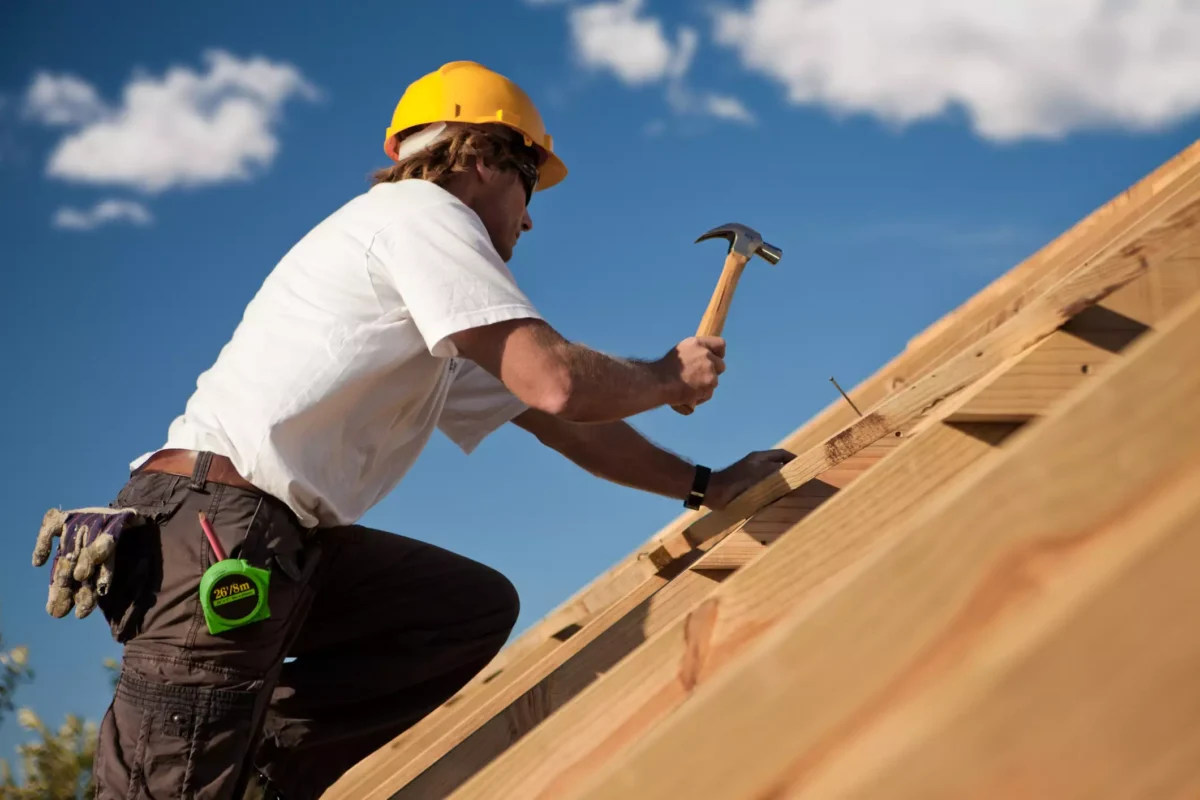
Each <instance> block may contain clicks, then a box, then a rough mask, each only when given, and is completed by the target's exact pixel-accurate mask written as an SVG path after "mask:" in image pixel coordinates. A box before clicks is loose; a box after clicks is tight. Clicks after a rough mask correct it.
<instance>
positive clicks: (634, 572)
mask: <svg viewBox="0 0 1200 800" xmlns="http://www.w3.org/2000/svg"><path fill="white" fill-rule="evenodd" d="M1198 179H1200V140H1197V141H1196V142H1193V143H1192V144H1190V145H1189V146H1187V147H1186V148H1184V149H1182V150H1181V151H1180V152H1179V153H1177V154H1176V155H1175V156H1173V157H1172V158H1170V159H1168V160H1167V161H1165V162H1164V163H1163V164H1161V165H1160V166H1159V167H1157V168H1156V169H1155V170H1153V171H1152V172H1151V173H1149V174H1148V175H1146V176H1145V177H1143V178H1142V179H1141V180H1139V181H1137V182H1136V183H1134V184H1133V185H1131V186H1130V187H1128V188H1127V189H1126V190H1124V191H1123V192H1121V193H1119V194H1118V195H1116V196H1115V197H1113V198H1111V199H1110V200H1109V201H1107V202H1106V203H1104V204H1103V205H1101V206H1099V207H1098V208H1096V209H1094V210H1093V211H1092V212H1091V213H1089V214H1088V215H1087V216H1086V217H1084V218H1083V219H1082V220H1080V221H1079V222H1077V223H1076V224H1075V225H1073V226H1071V228H1069V229H1068V230H1066V231H1064V232H1063V233H1062V234H1060V235H1059V236H1058V237H1056V238H1055V239H1053V240H1052V241H1051V242H1050V243H1048V244H1047V245H1045V246H1043V247H1042V248H1040V249H1039V250H1038V251H1036V252H1035V253H1033V254H1032V255H1031V256H1030V257H1029V258H1027V259H1026V260H1025V261H1024V262H1022V263H1021V264H1019V265H1017V266H1016V267H1014V268H1013V269H1011V270H1009V271H1008V272H1007V273H1005V274H1004V275H1002V276H1000V277H999V278H997V279H996V280H995V281H993V282H992V283H991V284H990V285H988V286H987V287H985V288H984V289H983V290H981V291H980V292H978V293H977V294H975V295H974V296H973V297H972V298H970V299H969V300H967V301H966V302H965V303H963V304H962V305H961V306H960V307H959V308H958V309H956V310H955V311H953V312H951V313H950V314H947V315H945V316H944V317H943V318H942V319H941V320H939V321H937V322H935V323H934V324H932V325H930V326H929V328H927V329H926V331H925V332H924V333H923V334H922V335H920V336H918V337H915V338H914V339H913V340H912V341H911V342H910V343H909V346H908V347H907V348H906V349H905V350H903V351H902V352H900V353H899V354H897V355H896V356H895V357H894V358H893V359H892V360H891V361H889V362H888V363H887V364H885V365H884V366H883V367H881V368H880V369H879V370H878V371H876V372H875V373H874V374H872V375H871V376H869V377H867V378H866V379H864V380H863V381H862V382H860V383H859V384H858V385H856V386H855V387H854V388H852V389H851V390H850V391H849V392H847V393H848V394H849V395H850V396H851V397H852V398H853V399H854V400H855V403H856V404H857V405H858V407H859V408H869V407H872V406H874V405H876V404H878V403H879V402H881V401H882V400H883V399H884V398H886V397H887V396H888V395H890V394H892V393H893V392H896V391H899V390H900V389H902V388H904V387H905V386H907V385H908V384H909V383H911V382H912V380H914V379H915V377H917V376H919V375H921V374H922V373H924V372H927V371H928V370H930V369H932V368H934V367H935V366H937V365H938V364H940V363H941V362H943V361H945V360H946V359H947V358H948V357H949V356H950V355H952V354H953V353H954V352H956V351H957V350H958V349H960V348H962V347H963V346H965V344H966V343H967V342H973V341H975V340H977V339H979V338H981V337H982V336H983V335H984V334H985V333H987V332H988V331H990V330H992V329H994V328H996V327H997V326H999V325H1000V324H1002V323H1003V322H1004V321H1005V320H1007V319H1008V318H1010V317H1011V316H1012V315H1013V314H1015V313H1016V312H1017V311H1018V310H1019V309H1020V308H1023V307H1024V305H1026V304H1027V303H1028V302H1029V300H1030V299H1031V298H1032V297H1035V296H1037V294H1038V293H1040V292H1042V291H1044V290H1045V285H1044V284H1043V283H1042V281H1043V280H1044V281H1054V280H1057V279H1058V278H1061V277H1062V276H1063V275H1065V274H1066V273H1067V272H1068V271H1070V270H1071V269H1073V268H1075V267H1076V266H1078V265H1080V264H1083V263H1085V262H1086V261H1087V259H1089V258H1092V257H1095V256H1096V255H1097V254H1098V253H1100V252H1101V251H1103V250H1104V249H1106V248H1109V247H1112V246H1114V245H1116V244H1118V243H1120V242H1121V241H1123V240H1127V239H1128V238H1129V237H1130V236H1132V235H1133V233H1132V232H1133V231H1134V230H1135V229H1136V227H1137V226H1138V225H1140V224H1143V223H1144V221H1145V220H1146V219H1147V218H1149V217H1151V216H1153V215H1155V214H1159V213H1161V210H1162V209H1163V208H1164V207H1166V206H1167V205H1168V204H1170V203H1176V202H1178V198H1179V197H1180V196H1184V195H1188V194H1190V193H1191V192H1192V191H1194V189H1195V185H1196V182H1197V180H1198ZM855 418H856V415H855V414H854V412H853V411H852V410H850V409H849V408H848V406H847V404H846V402H845V401H844V400H843V399H841V397H840V396H838V397H837V398H835V399H832V400H831V401H830V402H829V404H828V405H826V406H825V408H823V409H822V410H821V411H820V412H818V413H817V414H816V415H815V416H814V417H813V418H812V419H810V420H809V421H808V422H807V423H806V424H804V425H802V426H801V427H799V428H797V429H796V430H795V431H793V432H792V433H791V434H790V435H789V436H787V437H785V438H784V439H783V440H781V441H780V442H779V443H778V445H777V446H778V447H784V448H787V449H790V450H792V451H793V452H802V451H804V450H807V449H809V448H810V447H812V446H814V445H816V444H818V443H820V442H823V441H825V440H826V439H828V438H829V437H831V436H833V435H834V434H836V433H837V432H838V431H840V430H842V429H844V428H845V427H846V426H847V425H849V424H850V423H852V422H853V420H854V419H855ZM706 513H707V512H704V511H698V512H697V511H690V512H685V513H683V514H680V515H679V516H678V517H677V518H676V519H674V520H673V521H671V522H670V523H668V524H667V525H665V526H664V527H663V528H661V529H660V530H659V531H658V532H657V533H655V534H654V535H653V536H651V537H650V538H649V539H648V540H647V541H646V542H645V543H644V544H643V545H642V546H640V547H639V548H638V549H637V550H635V551H634V552H633V553H632V554H631V555H630V556H628V557H626V558H624V559H622V560H620V561H618V562H617V563H615V564H613V565H612V566H610V567H609V568H608V569H607V570H606V571H604V572H603V573H601V574H600V575H598V576H597V577H596V578H595V579H594V580H593V581H591V582H590V583H588V584H587V585H585V586H584V587H582V588H580V589H579V590H578V591H577V592H576V593H575V594H574V595H572V596H571V597H569V598H568V599H567V600H566V601H564V602H563V603H562V604H560V606H559V607H558V608H556V609H555V611H553V612H551V613H550V614H549V615H547V617H546V618H545V619H544V620H542V621H541V622H539V623H537V624H535V625H534V626H531V628H530V629H529V630H527V631H526V632H525V633H524V634H522V635H521V637H520V638H519V639H518V640H517V641H516V642H515V643H514V644H515V646H520V645H521V644H522V643H523V642H524V641H526V640H528V639H534V640H539V641H540V640H542V639H545V638H547V637H549V636H551V635H553V634H554V633H556V632H558V631H560V630H562V629H564V628H567V627H569V626H571V625H578V624H583V622H584V619H585V615H586V614H591V615H594V614H596V613H599V611H601V610H602V609H603V608H605V607H607V605H608V604H611V603H612V602H615V600H616V599H618V598H620V597H623V596H625V595H626V594H627V593H628V592H629V591H633V590H634V588H635V587H636V585H637V584H638V583H640V581H642V580H645V579H646V578H647V576H648V574H649V573H650V572H652V571H653V566H652V564H651V562H649V561H648V559H647V555H648V554H649V553H651V552H653V551H654V550H655V545H656V543H657V542H659V541H662V540H664V539H669V538H671V537H672V536H673V535H675V534H677V533H678V532H680V531H683V530H685V529H686V528H687V527H688V526H689V525H691V524H692V523H693V522H695V521H696V520H699V519H702V518H703V517H704V516H705V515H706ZM610 583H616V584H619V585H618V586H617V588H616V589H615V590H610V589H609V588H608V586H609V584H610Z"/></svg>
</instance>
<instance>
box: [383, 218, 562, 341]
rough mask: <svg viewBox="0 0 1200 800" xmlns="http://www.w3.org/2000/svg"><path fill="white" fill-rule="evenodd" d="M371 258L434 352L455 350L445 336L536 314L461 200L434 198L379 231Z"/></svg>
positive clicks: (478, 220)
mask: <svg viewBox="0 0 1200 800" xmlns="http://www.w3.org/2000/svg"><path fill="white" fill-rule="evenodd" d="M370 257H371V258H374V259H376V260H377V262H378V265H379V267H380V268H381V269H382V271H383V273H384V274H385V275H386V276H387V277H388V279H390V280H391V281H392V283H393V285H394V286H395V288H396V291H397V292H398V293H399V294H400V297H401V299H402V301H403V302H404V304H405V306H406V307H407V308H408V312H409V314H410V315H411V316H412V320H413V323H414V324H415V325H416V327H417V330H419V331H420V332H421V336H422V337H423V338H424V340H425V346H426V347H427V348H428V349H429V352H430V353H431V354H432V355H434V356H439V357H443V358H449V357H453V356H456V355H458V350H457V348H456V347H455V346H454V343H453V342H452V341H451V340H450V339H449V338H447V337H449V336H450V335H451V334H454V333H457V332H459V331H464V330H469V329H470V328H476V327H480V326H483V325H491V324H493V323H496V322H504V321H507V320H512V319H523V318H534V319H542V316H541V314H539V313H538V311H537V309H536V308H534V305H533V303H532V302H531V301H530V300H529V298H528V297H526V296H525V293H524V292H523V291H521V289H520V288H518V286H517V282H516V280H515V279H514V278H513V275H512V273H511V272H510V271H509V269H508V266H507V265H506V264H505V263H504V260H503V259H501V258H500V255H499V254H498V253H497V252H496V248H495V247H494V246H493V245H492V241H491V238H490V237H489V236H488V233H487V228H485V227H484V226H483V223H482V221H480V219H479V217H478V216H476V214H475V212H473V211H472V210H471V209H470V208H468V207H467V206H465V205H463V204H461V203H450V202H447V203H439V204H436V205H433V206H431V207H426V208H423V209H421V210H420V211H418V212H416V216H415V217H414V218H412V219H410V220H401V221H399V222H396V223H393V224H391V225H388V226H387V227H385V228H384V229H382V230H381V231H379V232H378V233H377V234H376V235H375V238H374V240H373V241H372V243H371V248H370Z"/></svg>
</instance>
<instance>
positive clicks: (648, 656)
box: [401, 229, 1200, 800]
mask: <svg viewBox="0 0 1200 800" xmlns="http://www.w3.org/2000/svg"><path fill="white" fill-rule="evenodd" d="M1185 233H1187V234H1190V236H1184V238H1185V239H1188V238H1190V239H1192V240H1195V239H1197V238H1200V229H1192V230H1190V231H1187V232H1185ZM1162 286H1169V287H1172V288H1173V289H1174V291H1173V292H1171V293H1164V292H1162V291H1155V292H1154V294H1155V295H1156V296H1158V297H1159V298H1160V302H1159V303H1157V304H1156V306H1155V308H1154V309H1146V313H1144V314H1143V315H1142V320H1141V321H1139V323H1138V325H1139V326H1140V332H1146V331H1149V330H1152V328H1151V327H1149V326H1150V325H1152V324H1154V323H1156V322H1158V321H1159V320H1160V319H1161V318H1162V317H1163V316H1165V315H1166V314H1167V313H1169V312H1171V311H1173V310H1174V309H1175V308H1176V307H1177V306H1178V305H1180V304H1181V303H1183V302H1185V301H1186V300H1187V299H1188V298H1190V297H1191V296H1193V295H1195V294H1196V293H1197V291H1198V290H1200V263H1198V262H1197V261H1196V260H1195V259H1193V258H1189V257H1187V256H1186V255H1185V256H1183V257H1180V258H1175V259H1167V260H1165V261H1164V262H1163V263H1162V264H1160V265H1157V266H1155V267H1154V268H1153V269H1152V270H1151V271H1149V272H1147V273H1146V274H1145V275H1144V276H1142V277H1141V278H1139V279H1138V280H1137V281H1135V282H1134V283H1131V284H1129V285H1127V286H1126V287H1125V288H1123V289H1122V290H1120V291H1119V292H1117V293H1115V294H1114V295H1113V297H1112V298H1111V300H1112V304H1113V305H1115V306H1118V307H1128V306H1129V305H1130V302H1129V300H1130V298H1137V297H1140V296H1143V295H1145V294H1146V290H1147V289H1153V287H1162ZM1097 308H1102V307H1097ZM1088 312H1089V309H1084V310H1083V311H1081V312H1080V313H1079V314H1078V315H1077V316H1086V317H1092V316H1094V315H1092V314H1089V313H1088ZM1072 335H1073V334H1072ZM1049 341H1051V339H1047V340H1046V342H1049ZM1046 342H1044V343H1043V344H1045V343H1046ZM1038 356H1039V347H1034V348H1031V349H1030V350H1028V351H1027V353H1026V354H1025V358H1022V359H1015V360H1013V361H1012V362H1011V363H1010V364H1009V365H1007V367H1006V368H1005V369H1002V370H1001V371H998V372H996V373H995V374H994V375H992V376H990V377H989V378H987V379H984V380H982V381H980V382H979V383H978V384H977V385H974V386H972V387H971V388H970V389H969V390H968V391H967V392H966V393H964V397H963V398H961V399H960V402H962V403H963V406H962V407H970V406H971V405H973V404H975V403H977V402H983V403H984V404H985V405H987V406H990V407H992V408H997V409H1000V413H999V414H998V415H997V416H998V418H999V420H998V421H991V422H987V423H984V422H968V423H953V422H950V420H951V419H953V418H954V417H955V416H956V415H957V413H958V412H957V411H956V410H955V409H954V408H947V409H945V421H944V422H941V423H938V424H935V425H933V426H927V427H926V428H925V429H923V430H922V431H921V432H918V434H917V435H916V436H914V437H912V439H911V440H910V442H909V443H908V444H907V445H905V446H904V447H903V448H902V449H900V450H898V451H897V452H896V453H895V454H894V455H891V456H889V458H888V459H887V460H885V461H884V462H882V463H881V464H879V465H878V466H877V467H875V468H874V469H872V470H871V471H870V472H868V473H867V474H866V475H865V476H863V477H862V478H861V479H860V480H858V481H857V482H855V483H854V484H852V485H851V486H850V487H849V488H847V489H845V490H844V491H842V492H840V493H839V494H838V495H836V496H835V497H833V498H831V499H830V500H829V502H828V503H826V504H825V505H823V506H822V507H821V509H820V510H819V511H817V512H814V513H813V514H812V515H811V516H810V517H807V518H805V519H804V520H803V521H802V522H800V523H798V524H796V525H794V526H793V527H792V528H791V529H790V530H788V531H787V532H786V533H785V534H784V535H783V536H781V537H780V538H779V542H778V543H777V544H776V545H775V548H776V550H775V551H773V552H772V554H771V556H770V558H769V559H766V560H764V561H763V562H761V563H755V564H752V565H750V566H748V567H746V568H745V569H744V570H743V571H742V572H740V573H738V574H736V575H734V576H732V577H731V578H729V580H728V581H727V582H725V583H724V584H722V585H721V586H720V587H719V588H716V589H715V590H714V591H713V592H712V593H711V596H710V597H707V598H705V600H704V601H703V602H702V603H701V604H700V605H699V606H698V607H697V608H696V609H695V610H694V611H692V612H691V613H689V614H688V615H686V616H684V617H681V618H680V619H679V620H677V621H675V622H674V623H673V624H672V625H671V626H670V628H669V629H667V630H665V631H664V632H663V633H660V634H659V635H658V636H657V637H656V638H655V639H653V640H651V641H649V642H647V643H646V644H645V645H643V646H641V647H640V648H639V649H638V650H636V651H635V652H633V653H632V654H631V655H630V656H629V657H628V658H626V659H625V660H624V661H623V662H622V663H620V664H619V665H618V666H617V667H616V668H614V669H613V670H611V671H610V672H608V673H607V674H605V675H604V676H603V677H602V678H600V679H599V680H598V681H596V682H595V683H594V684H593V685H591V686H590V687H589V688H588V689H587V690H586V691H585V692H583V693H581V694H580V695H579V696H578V697H576V698H574V699H573V700H572V701H571V703H570V704H569V705H566V706H565V707H563V708H562V709H561V710H559V712H558V713H557V714H555V715H554V716H553V717H551V718H549V719H547V720H546V721H545V722H544V723H543V724H542V725H541V726H539V727H538V728H536V729H535V730H533V731H532V732H531V733H530V734H529V735H528V736H527V737H526V738H525V739H523V740H521V741H520V742H518V743H517V744H515V745H514V746H512V748H511V749H510V750H508V751H507V752H505V753H504V754H503V755H501V756H499V757H498V758H497V759H496V760H495V761H494V762H492V763H491V764H490V765H489V766H488V767H486V768H485V769H483V770H481V771H479V774H478V775H476V776H475V778H474V779H472V780H471V781H469V782H467V783H466V784H465V785H464V786H463V788H462V789H461V790H460V791H459V792H458V793H456V794H454V795H453V797H454V800H469V799H470V800H474V799H476V798H487V797H509V796H511V797H529V798H534V797H538V798H541V797H545V798H549V797H559V796H563V794H564V793H566V792H568V791H569V790H571V789H572V788H573V787H574V786H575V785H576V784H577V783H578V782H580V781H581V780H583V779H585V778H586V777H587V776H588V775H590V774H591V773H592V772H594V771H596V770H598V769H600V768H601V767H603V766H604V765H605V764H607V763H609V762H611V761H612V760H614V759H616V758H617V757H618V755H619V754H620V753H621V752H623V750H624V748H626V747H628V746H630V745H631V744H632V743H634V742H636V741H637V740H638V738H639V737H640V736H642V735H644V734H645V733H646V732H647V731H648V730H650V729H651V728H652V727H653V726H654V725H655V724H657V723H658V722H659V721H661V720H662V719H664V718H666V717H668V716H669V715H670V714H672V713H674V712H675V710H676V709H677V708H679V707H681V706H683V705H684V704H685V703H686V702H688V699H689V697H690V696H691V694H692V693H693V692H694V691H695V690H696V688H697V687H698V686H699V685H702V684H704V683H706V682H707V681H711V680H713V679H714V676H715V675H717V674H719V672H720V670H721V668H722V666H723V665H724V664H725V663H727V662H728V661H729V660H730V659H731V658H732V657H733V656H734V655H735V654H736V653H737V652H739V651H740V650H743V649H745V648H747V647H748V646H750V645H751V644H752V643H753V642H755V641H756V640H757V639H758V638H760V637H761V636H763V635H764V634H765V633H766V632H768V631H769V630H770V628H771V626H772V625H775V624H777V623H778V621H779V620H780V619H781V618H782V617H783V616H785V615H786V613H787V612H788V611H789V610H791V609H792V608H794V607H795V606H796V605H797V604H798V603H800V602H802V601H803V600H804V599H805V598H807V597H808V596H809V595H810V594H811V593H812V592H814V591H816V590H818V589H819V588H820V587H822V586H823V585H825V584H826V583H827V582H829V581H832V580H834V579H835V578H836V576H837V575H838V573H839V572H840V571H841V570H844V569H846V568H847V567H848V566H850V565H852V564H853V563H855V562H856V561H857V560H859V559H861V558H863V557H865V555H866V554H868V553H869V552H870V551H871V549H872V548H873V547H874V546H875V545H876V543H877V542H878V541H880V540H881V539H883V538H885V537H886V534H887V531H889V530H891V529H894V528H895V527H896V526H898V525H900V524H902V523H903V521H904V520H905V519H907V518H908V516H909V515H911V514H912V513H914V512H915V511H917V510H919V509H921V508H923V507H924V505H925V504H927V503H929V502H931V501H932V500H933V498H935V497H936V496H937V494H938V493H939V492H942V491H947V490H948V487H950V486H952V485H953V479H954V478H955V477H957V476H958V474H959V473H960V472H961V471H962V470H964V469H966V468H967V467H968V466H969V465H970V464H972V463H974V461H976V460H978V459H980V458H982V457H983V456H985V455H986V454H988V453H989V452H990V451H991V450H992V449H993V448H994V447H995V446H997V445H1000V444H1001V443H1002V442H1004V441H1005V440H1006V438H1007V437H1008V435H1009V434H1010V433H1011V432H1012V431H1014V430H1015V429H1016V428H1017V427H1018V426H1019V425H1020V424H1021V422H1007V421H1005V420H1007V419H1008V418H1009V417H1011V416H1012V415H1011V414H1010V413H1008V412H1007V411H1006V410H1004V409H1003V407H1002V406H1000V405H999V403H1000V402H1002V401H1003V399H1004V398H1005V397H1008V396H1009V392H1008V391H1007V390H1006V389H1004V388H1001V390H1000V392H999V396H998V397H996V398H992V399H989V397H990V396H991V395H992V394H993V391H994V389H995V387H997V386H1000V387H1003V386H1004V381H1005V378H1006V377H1007V375H1008V374H1011V373H1012V372H1014V371H1017V372H1020V371H1021V367H1022V365H1023V364H1024V362H1025V361H1027V360H1030V359H1033V360H1037V358H1038ZM1113 358H1114V359H1115V358H1117V356H1113ZM1098 366H1099V365H1098ZM1103 366H1104V367H1105V368H1107V366H1108V362H1105V364H1104V365H1103ZM1103 374H1104V369H1098V370H1097V371H1093V372H1091V373H1090V374H1089V375H1087V376H1084V375H1082V373H1080V375H1081V379H1080V380H1076V381H1074V382H1072V383H1065V382H1061V381H1058V382H1052V386H1054V387H1056V388H1057V390H1058V392H1059V396H1058V397H1057V398H1054V399H1053V400H1051V399H1050V397H1049V395H1048V392H1041V393H1039V396H1041V397H1042V398H1043V399H1044V400H1046V404H1045V405H1044V406H1042V407H1041V408H1040V409H1039V413H1047V412H1049V411H1051V410H1052V409H1053V407H1054V406H1055V405H1056V403H1057V401H1058V400H1059V399H1061V398H1062V396H1064V395H1066V394H1068V393H1069V392H1070V391H1072V390H1074V389H1076V388H1077V387H1078V386H1079V385H1080V384H1082V383H1084V380H1083V378H1086V380H1087V381H1093V380H1095V379H1096V378H1097V377H1098V376H1101V375H1103ZM1019 401H1020V402H1021V403H1022V405H1023V407H1027V402H1026V400H1025V399H1024V398H1019ZM721 550H722V547H721V546H718V547H716V548H714V549H713V550H712V551H711V554H712V555H716V554H719V553H720V552H721ZM764 558H765V557H764ZM448 768H449V765H448V764H440V765H438V766H437V767H435V768H434V770H435V771H442V772H444V771H446V770H447V769H448ZM401 796H407V795H406V793H405V792H402V793H401ZM411 796H414V797H417V796H431V795H429V794H426V793H417V794H414V795H411Z"/></svg>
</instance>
